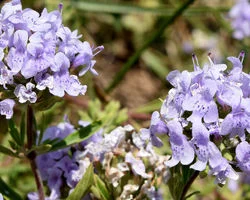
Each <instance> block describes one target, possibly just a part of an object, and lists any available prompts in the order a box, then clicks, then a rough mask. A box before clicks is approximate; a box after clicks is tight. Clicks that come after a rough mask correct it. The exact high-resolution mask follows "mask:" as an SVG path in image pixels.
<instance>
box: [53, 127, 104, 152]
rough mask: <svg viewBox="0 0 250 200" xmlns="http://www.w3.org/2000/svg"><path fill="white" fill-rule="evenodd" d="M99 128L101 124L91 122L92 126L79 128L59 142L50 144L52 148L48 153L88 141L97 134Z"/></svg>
mask: <svg viewBox="0 0 250 200" xmlns="http://www.w3.org/2000/svg"><path fill="white" fill-rule="evenodd" d="M100 128H101V122H93V123H92V124H90V125H88V126H86V127H81V128H80V129H79V130H77V131H76V132H74V133H71V134H70V135H68V136H67V137H66V138H64V139H63V140H60V141H59V142H57V143H54V144H52V148H51V150H50V151H55V150H57V149H62V148H65V147H68V146H70V145H73V144H76V143H79V142H82V141H84V140H86V139H88V138H89V137H90V136H91V135H93V134H94V133H95V132H97V131H98V130H99V129H100Z"/></svg>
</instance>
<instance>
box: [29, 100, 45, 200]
mask: <svg viewBox="0 0 250 200" xmlns="http://www.w3.org/2000/svg"><path fill="white" fill-rule="evenodd" d="M33 120H34V113H33V109H32V107H31V106H30V105H27V118H26V131H27V132H26V133H27V149H28V151H29V150H31V149H32V146H33V144H34V143H35V134H36V130H35V127H34V121H33ZM26 156H27V158H28V159H29V162H30V166H31V170H32V172H33V174H34V177H35V182H36V186H37V190H38V196H39V200H44V199H45V196H44V190H43V182H42V178H41V176H40V173H39V171H38V169H37V166H36V162H35V159H36V152H35V151H31V152H30V153H28V154H27V155H26Z"/></svg>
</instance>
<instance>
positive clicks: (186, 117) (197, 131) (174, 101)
mask: <svg viewBox="0 0 250 200" xmlns="http://www.w3.org/2000/svg"><path fill="white" fill-rule="evenodd" d="M243 59H244V52H241V53H240V55H239V57H229V58H228V60H229V61H230V62H231V63H232V65H233V66H232V68H231V69H228V70H227V65H226V64H214V63H213V61H212V60H211V58H210V55H209V56H208V60H209V64H206V65H205V66H204V67H203V68H201V67H200V66H199V63H198V60H197V58H196V56H195V55H193V62H194V71H193V72H188V71H184V72H179V71H177V70H175V71H173V72H170V73H169V75H168V76H167V80H168V81H169V82H170V83H171V84H172V85H173V88H172V89H171V90H170V91H169V94H168V96H167V97H166V99H165V100H164V102H163V104H162V107H161V111H160V119H161V120H162V122H164V123H165V125H166V130H168V131H167V132H166V133H167V134H168V135H169V142H170V145H171V149H172V158H171V159H170V160H169V161H166V162H165V164H166V165H167V166H169V167H173V166H176V165H177V164H178V163H181V164H182V165H190V168H192V169H195V170H196V171H204V170H206V168H207V166H208V168H209V172H208V173H209V174H212V175H215V176H216V182H217V183H219V184H225V182H226V179H227V178H230V179H233V180H236V179H237V178H238V174H237V172H236V171H235V169H237V171H242V172H245V173H246V172H249V148H250V146H249V137H248V133H249V124H250V123H249V122H250V120H249V119H250V118H249V117H250V110H249V105H250V96H249V92H248V91H249V90H250V88H249V83H250V75H249V74H246V73H244V72H243V71H242V68H243V67H242V62H243ZM222 116H223V117H222ZM153 121H154V120H153ZM148 130H150V128H149V129H148ZM219 138H220V139H219ZM218 139H219V140H218ZM230 141H231V142H230ZM232 141H233V142H232ZM229 144H230V145H229ZM229 148H230V149H233V150H234V151H231V152H233V153H232V154H231V156H232V159H230V160H228V159H226V157H224V153H223V152H225V150H226V149H229Z"/></svg>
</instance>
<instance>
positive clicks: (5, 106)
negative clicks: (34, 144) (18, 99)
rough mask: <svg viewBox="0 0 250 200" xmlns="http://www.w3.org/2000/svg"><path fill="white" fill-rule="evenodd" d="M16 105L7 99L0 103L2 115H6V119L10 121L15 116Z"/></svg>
mask: <svg viewBox="0 0 250 200" xmlns="http://www.w3.org/2000/svg"><path fill="white" fill-rule="evenodd" d="M14 105H15V101H13V100H12V99H5V100H3V101H0V114H1V115H5V116H6V119H10V118H11V117H12V115H13V107H14Z"/></svg>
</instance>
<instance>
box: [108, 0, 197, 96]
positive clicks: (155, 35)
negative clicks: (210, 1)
mask: <svg viewBox="0 0 250 200" xmlns="http://www.w3.org/2000/svg"><path fill="white" fill-rule="evenodd" d="M193 2H194V0H188V1H187V2H185V3H184V4H183V5H181V6H180V7H179V8H178V9H177V10H176V11H175V12H174V14H173V15H172V16H171V17H169V18H167V19H164V21H163V23H162V24H161V25H160V27H159V28H158V29H157V30H156V31H155V32H154V33H153V34H152V35H151V37H149V38H148V40H146V42H145V43H144V44H143V45H142V46H141V48H139V49H138V50H137V51H136V52H135V53H134V54H133V55H132V56H131V57H130V58H129V59H128V61H127V62H126V63H125V64H124V65H123V67H122V68H121V70H120V71H119V72H118V73H117V75H116V76H115V78H114V79H113V81H112V82H111V84H110V85H109V86H108V88H106V92H107V93H109V92H111V91H112V90H113V89H114V88H115V87H116V85H118V84H119V83H120V81H121V80H122V79H123V77H124V76H125V74H126V73H127V71H128V70H129V69H130V68H131V67H132V66H133V65H134V64H135V63H136V62H137V60H138V59H139V58H140V56H141V54H142V53H143V51H144V50H145V49H147V48H148V47H149V46H150V45H151V44H152V43H153V42H154V41H155V40H156V39H158V38H159V37H160V36H161V35H162V34H163V33H164V31H165V29H166V28H167V27H168V26H169V25H171V24H172V23H173V22H174V21H175V20H176V19H177V18H178V17H179V16H181V15H182V13H183V12H184V11H185V10H186V9H187V8H188V6H189V5H191V4H192V3H193Z"/></svg>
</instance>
